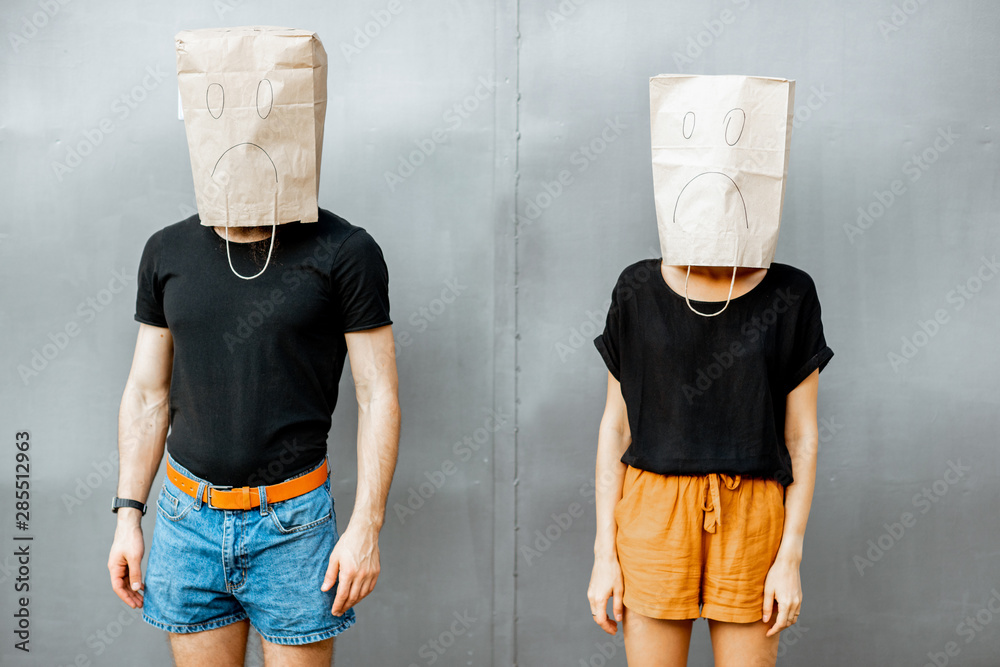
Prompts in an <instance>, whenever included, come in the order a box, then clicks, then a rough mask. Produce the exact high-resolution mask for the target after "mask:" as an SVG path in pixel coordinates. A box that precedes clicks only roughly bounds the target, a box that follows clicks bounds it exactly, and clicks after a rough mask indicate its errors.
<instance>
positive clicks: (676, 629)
mask: <svg viewBox="0 0 1000 667" xmlns="http://www.w3.org/2000/svg"><path fill="white" fill-rule="evenodd" d="M623 621H624V624H625V629H624V633H625V655H626V657H627V658H628V664H629V667H685V666H686V665H687V659H688V649H689V648H690V646H691V628H692V626H693V625H694V619H690V618H689V619H685V620H678V621H674V620H664V619H659V618H650V617H649V616H643V615H642V614H640V613H639V612H636V611H632V610H631V609H629V608H628V607H625V613H624V616H623Z"/></svg>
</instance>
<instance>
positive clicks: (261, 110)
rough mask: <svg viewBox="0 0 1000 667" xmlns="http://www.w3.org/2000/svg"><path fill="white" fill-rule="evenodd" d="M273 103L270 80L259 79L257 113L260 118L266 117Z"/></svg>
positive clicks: (272, 89) (272, 90)
mask: <svg viewBox="0 0 1000 667" xmlns="http://www.w3.org/2000/svg"><path fill="white" fill-rule="evenodd" d="M273 105H274V88H272V87H271V82H270V81H268V80H267V79H261V80H260V83H258V84H257V115H258V116H260V117H261V118H267V117H268V116H269V115H270V113H271V107H272V106H273Z"/></svg>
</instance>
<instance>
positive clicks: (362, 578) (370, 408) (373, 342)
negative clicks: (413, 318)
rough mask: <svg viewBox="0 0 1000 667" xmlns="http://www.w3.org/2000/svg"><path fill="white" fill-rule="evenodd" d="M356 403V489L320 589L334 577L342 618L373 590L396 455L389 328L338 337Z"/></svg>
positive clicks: (392, 349) (335, 608)
mask: <svg viewBox="0 0 1000 667" xmlns="http://www.w3.org/2000/svg"><path fill="white" fill-rule="evenodd" d="M344 337H345V338H346V340H347V353H348V355H349V357H350V360H351V374H352V375H353V376H354V390H355V393H356V394H357V400H358V490H357V496H356V498H355V502H354V512H353V514H351V520H350V522H349V523H348V525H347V529H346V530H345V531H344V534H343V535H342V536H341V538H340V541H339V542H337V546H336V547H334V549H333V552H332V553H331V554H330V565H329V567H328V568H327V572H326V578H325V579H324V580H323V585H322V587H321V588H322V590H324V591H325V590H328V589H330V588H331V587H332V586H333V585H334V583H335V582H336V581H337V578H338V575H339V578H340V584H339V588H338V590H337V598H336V600H334V603H333V608H332V609H331V611H332V613H333V614H334V615H335V616H340V615H342V614H343V613H344V612H345V611H347V610H348V609H350V608H351V607H353V606H354V605H355V604H356V603H357V602H359V601H360V600H361V599H363V598H364V597H365V596H367V595H368V594H369V593H371V592H372V589H374V588H375V582H376V581H377V580H378V575H379V571H380V564H379V550H378V535H379V531H380V530H381V529H382V524H383V522H384V521H385V504H386V500H387V499H388V497H389V486H390V484H391V483H392V475H393V472H394V471H395V468H396V455H397V452H398V450H399V423H400V411H399V396H398V393H399V391H398V386H399V381H398V378H397V376H396V350H395V343H394V342H393V338H392V327H391V326H388V325H387V326H384V327H378V328H376V329H368V330H365V331H356V332H352V333H348V334H344Z"/></svg>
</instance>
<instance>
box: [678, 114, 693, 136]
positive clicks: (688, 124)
mask: <svg viewBox="0 0 1000 667" xmlns="http://www.w3.org/2000/svg"><path fill="white" fill-rule="evenodd" d="M694 120H695V118H694V112H693V111H688V112H687V113H686V114H684V126H683V127H682V128H681V131H682V132H683V133H684V138H685V139H690V138H691V135H692V134H694Z"/></svg>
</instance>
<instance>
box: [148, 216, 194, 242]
mask: <svg viewBox="0 0 1000 667" xmlns="http://www.w3.org/2000/svg"><path fill="white" fill-rule="evenodd" d="M201 227H202V224H201V219H200V218H199V217H198V214H197V213H195V214H194V215H192V216H190V217H188V218H185V219H183V220H180V221H179V222H174V223H171V224H169V225H166V226H165V227H161V228H160V229H158V230H156V231H155V232H153V233H152V234H151V235H150V236H149V240H148V241H147V242H146V243H147V245H154V244H155V245H162V244H164V243H168V244H169V243H178V242H183V241H184V240H186V239H189V238H191V236H192V235H193V234H199V233H201V232H202V230H201Z"/></svg>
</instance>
